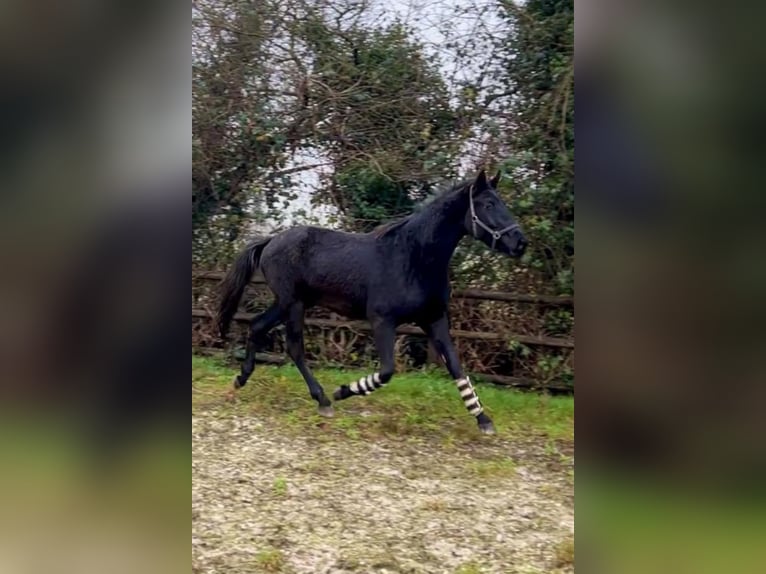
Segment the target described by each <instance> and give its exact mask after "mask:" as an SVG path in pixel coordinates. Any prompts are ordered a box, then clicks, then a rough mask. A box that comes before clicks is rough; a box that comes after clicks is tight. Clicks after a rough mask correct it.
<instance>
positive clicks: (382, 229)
mask: <svg viewBox="0 0 766 574" xmlns="http://www.w3.org/2000/svg"><path fill="white" fill-rule="evenodd" d="M468 183H470V182H468V181H461V182H458V183H456V184H454V185H452V186H450V187H449V188H447V189H444V190H442V191H440V192H437V193H433V194H431V195H429V196H428V197H426V198H425V199H424V200H423V201H421V202H420V203H418V204H417V205H416V206H415V211H413V212H412V213H410V214H409V215H405V216H403V217H400V218H399V219H392V220H391V221H387V222H385V223H381V224H380V225H378V226H377V227H376V228H375V229H373V230H372V231H370V234H371V235H373V236H374V237H376V238H381V237H385V236H386V235H388V234H389V233H392V232H393V231H396V230H397V229H399V228H400V227H402V226H403V225H404V224H405V223H407V222H408V221H409V220H410V219H412V216H413V215H416V214H417V213H418V212H419V211H420V210H422V209H423V208H425V207H428V206H429V205H432V204H433V203H435V202H437V201H439V200H443V199H444V198H446V197H449V196H451V195H452V193H453V192H455V191H458V190H461V189H463V188H464V187H465V186H466V185H468Z"/></svg>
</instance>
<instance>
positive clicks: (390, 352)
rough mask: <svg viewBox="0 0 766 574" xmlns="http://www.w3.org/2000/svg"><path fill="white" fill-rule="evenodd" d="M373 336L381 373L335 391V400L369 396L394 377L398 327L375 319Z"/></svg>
mask: <svg viewBox="0 0 766 574" xmlns="http://www.w3.org/2000/svg"><path fill="white" fill-rule="evenodd" d="M372 329H373V335H374V337H375V348H376V349H377V351H378V357H379V359H380V371H378V372H377V373H372V374H371V375H367V376H365V377H362V378H361V379H359V380H358V381H354V382H353V383H351V384H350V385H342V386H340V387H338V388H337V389H335V392H334V393H333V395H332V396H333V398H334V399H335V400H336V401H341V400H343V399H347V398H348V397H352V396H354V395H369V394H370V393H371V392H373V391H375V390H376V389H379V388H381V387H383V386H384V385H385V384H386V383H388V382H389V381H390V380H391V377H393V376H394V338H395V336H396V325H395V324H394V323H393V322H392V321H388V320H385V319H373V321H372Z"/></svg>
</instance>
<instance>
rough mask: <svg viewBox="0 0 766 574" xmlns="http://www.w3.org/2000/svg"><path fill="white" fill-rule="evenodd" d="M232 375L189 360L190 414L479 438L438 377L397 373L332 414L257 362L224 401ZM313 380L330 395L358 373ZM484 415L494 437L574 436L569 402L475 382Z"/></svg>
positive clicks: (446, 381) (299, 382)
mask: <svg viewBox="0 0 766 574" xmlns="http://www.w3.org/2000/svg"><path fill="white" fill-rule="evenodd" d="M237 372H238V370H237V368H236V366H234V365H227V364H225V363H223V362H222V360H220V359H218V358H213V357H200V356H192V410H194V409H195V408H199V407H201V406H205V407H210V406H215V407H216V408H218V409H222V410H223V411H224V412H225V411H227V410H233V411H236V412H240V413H252V414H256V413H257V414H258V415H260V416H277V417H279V418H280V419H281V421H280V422H281V424H284V426H285V427H286V428H288V429H291V428H292V429H295V430H300V431H305V429H306V428H307V427H314V428H317V427H318V428H321V429H323V430H325V431H327V430H330V431H334V432H337V433H340V434H343V435H345V436H346V437H348V438H350V439H365V438H369V437H372V436H379V435H386V436H390V437H392V438H402V437H407V436H410V435H418V436H422V435H424V434H427V435H430V436H433V437H440V438H442V439H443V441H444V443H445V444H446V445H450V444H454V443H459V442H464V441H474V440H481V439H483V438H485V437H483V435H481V434H480V433H479V431H478V429H477V426H476V423H475V420H474V419H473V417H471V416H470V415H469V414H468V413H467V412H466V410H465V408H464V406H463V403H462V401H461V400H460V396H459V394H458V392H457V389H456V387H455V384H454V382H453V381H452V380H451V379H450V377H449V375H448V374H447V373H446V372H437V371H433V370H429V371H414V372H406V373H397V374H396V375H395V376H394V379H393V380H392V381H391V383H389V384H388V385H387V386H386V387H385V388H383V389H381V390H379V391H377V392H375V393H373V394H371V395H369V396H367V397H352V398H350V399H347V400H345V401H341V402H336V403H335V404H334V407H335V417H334V418H332V419H326V418H323V417H320V416H319V415H318V414H317V410H316V403H315V402H314V401H313V400H312V399H311V397H310V396H309V394H308V390H307V388H306V384H305V382H304V381H303V379H302V377H301V375H300V373H299V372H298V370H297V369H296V368H295V367H294V366H292V365H290V366H282V367H274V366H262V365H258V367H256V371H255V373H254V374H253V376H252V377H251V380H250V382H248V384H247V385H246V386H245V387H244V388H242V389H240V390H238V391H237V392H236V398H235V399H234V400H233V401H232V400H228V399H227V396H228V395H229V394H230V391H231V389H232V381H233V379H234V376H235V375H236V374H237ZM314 374H315V375H316V377H317V379H318V380H319V381H320V383H321V384H322V386H323V387H324V389H325V392H326V393H327V394H328V395H330V394H331V393H332V391H333V390H334V389H335V388H336V387H338V386H340V385H342V384H348V383H350V382H352V381H354V380H357V379H359V378H360V377H361V376H363V375H366V374H369V372H368V371H361V370H341V369H316V370H315V371H314ZM476 388H477V392H478V394H479V397H480V398H481V401H482V403H483V404H484V407H485V409H486V411H487V413H488V414H489V415H490V416H491V417H492V419H493V420H494V423H495V426H496V428H497V430H498V434H499V435H500V436H505V437H519V436H535V437H542V438H545V439H548V440H564V441H572V440H573V439H574V398H573V397H568V396H556V397H554V396H549V395H539V394H534V393H524V392H521V391H516V390H512V389H504V388H499V387H495V386H493V385H485V384H481V383H477V384H476Z"/></svg>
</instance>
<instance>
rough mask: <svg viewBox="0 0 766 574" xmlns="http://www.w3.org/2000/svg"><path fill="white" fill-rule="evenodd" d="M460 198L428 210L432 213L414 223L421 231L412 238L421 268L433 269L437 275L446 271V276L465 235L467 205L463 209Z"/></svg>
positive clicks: (423, 215) (424, 215)
mask: <svg viewBox="0 0 766 574" xmlns="http://www.w3.org/2000/svg"><path fill="white" fill-rule="evenodd" d="M463 203H464V202H463V201H462V200H461V197H460V196H456V197H455V198H454V199H451V200H450V201H448V202H445V203H444V204H441V205H434V206H429V207H428V208H426V209H428V210H430V211H429V212H425V211H424V212H423V213H422V214H421V217H419V218H418V220H416V221H413V222H412V223H413V224H414V225H415V226H417V227H418V228H417V229H416V230H415V233H414V234H413V235H414V237H415V238H416V244H417V245H416V251H415V253H416V257H417V258H418V259H419V260H420V261H419V262H418V263H419V264H420V265H428V266H430V267H433V268H434V269H433V271H434V272H437V273H438V272H440V270H441V269H442V268H443V269H444V271H445V272H446V270H447V267H449V262H450V259H452V255H453V253H454V252H455V249H456V248H457V244H458V243H459V242H460V240H461V239H462V238H463V236H464V235H465V230H464V228H463V220H464V218H465V210H466V209H467V208H468V207H467V205H466V206H464V205H463Z"/></svg>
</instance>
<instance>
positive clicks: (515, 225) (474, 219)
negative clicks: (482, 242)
mask: <svg viewBox="0 0 766 574" xmlns="http://www.w3.org/2000/svg"><path fill="white" fill-rule="evenodd" d="M468 204H469V206H470V208H471V224H472V226H473V236H474V237H475V238H476V239H478V238H479V235H478V233H477V232H476V226H477V225H478V226H479V227H481V228H482V229H484V231H486V232H487V233H489V234H490V235H491V236H492V249H494V248H495V243H496V242H497V240H498V239H500V238H501V237H502V236H503V235H504V234H506V233H508V232H509V231H513V230H514V229H518V228H519V227H521V226H520V225H519V224H518V223H513V224H512V225H509V226H508V227H505V228H503V229H499V230H495V229H492V228H491V227H490V226H489V225H487V224H486V223H484V222H483V221H482V220H481V219H479V216H478V215H476V209H475V208H474V206H473V185H472V186H471V187H470V189H469V190H468Z"/></svg>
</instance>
